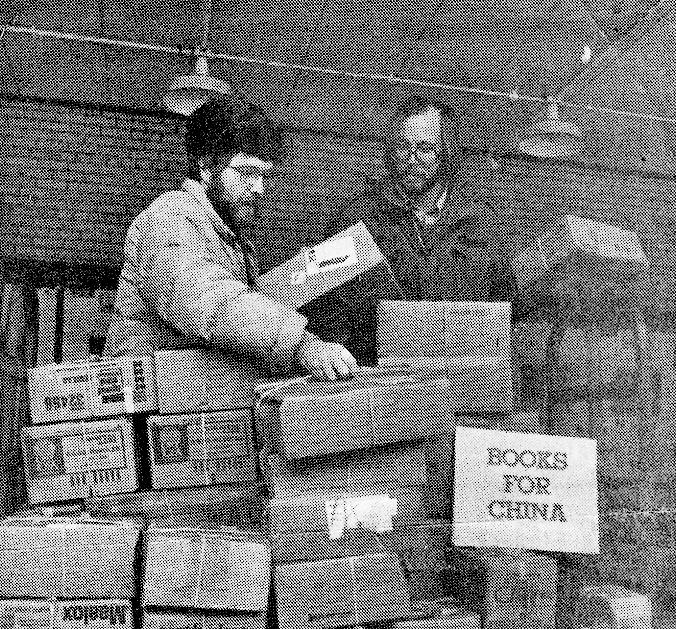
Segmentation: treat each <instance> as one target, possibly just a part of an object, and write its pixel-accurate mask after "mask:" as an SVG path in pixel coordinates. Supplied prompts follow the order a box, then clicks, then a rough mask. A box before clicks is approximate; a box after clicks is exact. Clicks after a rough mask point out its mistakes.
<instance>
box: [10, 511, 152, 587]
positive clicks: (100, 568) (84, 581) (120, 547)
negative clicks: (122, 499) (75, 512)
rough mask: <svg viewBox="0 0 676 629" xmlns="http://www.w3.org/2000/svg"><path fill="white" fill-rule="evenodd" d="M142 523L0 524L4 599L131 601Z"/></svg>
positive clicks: (70, 520)
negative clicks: (118, 599)
mask: <svg viewBox="0 0 676 629" xmlns="http://www.w3.org/2000/svg"><path fill="white" fill-rule="evenodd" d="M140 536H141V529H140V525H139V524H138V523H136V522H133V521H127V520H124V521H100V520H91V519H84V518H79V519H78V518H66V517H62V518H42V517H33V518H7V519H5V520H3V521H2V522H1V523H0V598H3V599H4V598H40V599H48V598H59V599H80V598H86V599H117V598H121V599H132V598H134V597H135V596H136V560H137V547H138V543H139V540H140Z"/></svg>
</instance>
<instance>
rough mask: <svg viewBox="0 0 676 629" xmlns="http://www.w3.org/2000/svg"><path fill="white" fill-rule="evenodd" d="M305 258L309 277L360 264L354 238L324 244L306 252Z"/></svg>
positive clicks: (339, 239)
mask: <svg viewBox="0 0 676 629" xmlns="http://www.w3.org/2000/svg"><path fill="white" fill-rule="evenodd" d="M304 256H305V270H306V273H307V275H308V276H310V275H318V274H320V273H329V272H331V271H335V270H336V269H341V268H345V267H348V266H352V265H354V264H358V263H359V258H358V257H357V250H356V248H355V245H354V238H352V236H345V237H344V238H337V239H335V240H329V241H327V242H323V243H321V244H319V245H317V246H315V247H312V248H311V249H308V250H307V251H305V252H304ZM292 282H293V278H292Z"/></svg>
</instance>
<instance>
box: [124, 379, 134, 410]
mask: <svg viewBox="0 0 676 629" xmlns="http://www.w3.org/2000/svg"><path fill="white" fill-rule="evenodd" d="M123 393H124V410H125V412H126V413H127V414H128V415H132V414H133V413H134V392H133V390H132V388H131V387H130V386H126V387H124V389H123Z"/></svg>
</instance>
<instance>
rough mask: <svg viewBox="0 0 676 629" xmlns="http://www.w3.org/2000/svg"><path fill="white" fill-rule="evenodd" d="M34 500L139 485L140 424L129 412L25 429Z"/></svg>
mask: <svg viewBox="0 0 676 629" xmlns="http://www.w3.org/2000/svg"><path fill="white" fill-rule="evenodd" d="M21 445H22V449H23V460H24V470H25V474H26V487H27V491H28V500H29V502H30V503H32V504H44V503H50V502H59V501H62V500H75V499H78V498H87V497H89V496H91V495H96V496H105V495H108V494H118V493H121V492H127V491H134V490H135V489H137V487H138V480H137V465H136V452H135V448H134V429H133V425H132V422H131V421H130V420H129V419H127V418H124V417H123V418H116V419H104V420H100V421H91V422H82V421H81V422H61V423H58V424H45V425H41V426H26V427H24V428H23V429H22V434H21Z"/></svg>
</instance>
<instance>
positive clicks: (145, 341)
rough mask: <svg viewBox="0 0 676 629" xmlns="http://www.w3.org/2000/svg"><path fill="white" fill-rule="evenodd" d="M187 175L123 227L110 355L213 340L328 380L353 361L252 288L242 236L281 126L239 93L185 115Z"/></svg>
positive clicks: (254, 216) (255, 211) (277, 151)
mask: <svg viewBox="0 0 676 629" xmlns="http://www.w3.org/2000/svg"><path fill="white" fill-rule="evenodd" d="M185 145H186V151H187V154H188V178H187V179H186V180H185V181H184V182H183V185H182V186H181V189H180V190H175V191H172V192H167V193H165V194H162V195H161V196H159V197H158V198H157V199H155V201H153V203H152V204H151V205H150V206H149V207H148V208H147V209H146V210H145V211H143V212H142V213H141V214H139V216H138V217H137V218H136V219H135V220H134V221H133V223H132V225H131V227H130V228H129V231H128V233H127V239H126V242H125V249H124V266H123V269H122V273H121V274H120V280H119V285H118V291H117V297H116V301H115V308H114V317H113V321H112V323H111V326H110V329H109V331H108V336H107V339H106V350H105V353H106V354H108V355H112V356H119V355H125V354H126V355H147V354H152V352H153V351H155V350H159V349H177V348H185V347H214V348H219V349H222V350H225V351H229V352H233V353H237V354H239V355H241V356H242V357H243V358H244V359H248V360H252V361H255V362H256V363H259V364H260V363H262V364H263V365H264V366H266V367H267V368H269V369H270V370H271V371H273V372H276V373H279V372H285V371H290V370H292V369H293V368H294V366H301V367H303V368H304V369H305V370H307V371H309V372H310V373H312V374H313V375H314V376H316V377H318V378H321V379H325V380H335V379H336V378H342V377H348V376H350V375H352V374H354V373H355V372H356V370H357V364H356V362H355V360H354V358H353V357H352V355H351V354H350V353H349V352H348V351H347V350H346V349H345V348H344V347H342V346H341V345H338V344H336V343H324V342H323V341H321V340H320V339H319V338H318V337H316V336H315V335H314V334H311V333H310V332H309V331H307V330H306V324H307V321H306V319H305V317H303V316H301V315H300V314H298V313H297V312H296V311H294V310H292V309H290V308H287V307H286V306H284V305H282V304H280V303H277V302H275V301H273V300H272V299H269V298H268V297H266V296H264V295H262V294H260V293H258V292H256V289H255V285H256V279H257V277H258V265H257V262H256V257H255V253H254V250H253V246H252V245H251V243H250V242H249V240H248V239H247V238H246V233H247V232H248V231H249V229H250V228H252V227H253V226H254V225H255V223H256V222H257V221H258V220H259V218H260V210H261V202H262V200H263V195H264V192H265V186H266V181H267V180H268V178H269V176H270V174H271V171H272V169H273V166H274V162H275V161H277V160H278V159H280V157H281V154H282V142H281V135H280V132H279V130H278V129H277V128H276V127H275V126H274V125H273V124H272V123H271V122H270V121H269V120H268V119H267V117H266V116H265V114H264V113H263V112H262V111H261V110H260V109H259V108H258V107H255V106H254V105H251V104H249V103H247V102H245V101H244V100H242V99H240V98H238V97H232V98H227V99H222V100H214V101H210V102H208V103H206V104H204V105H202V106H201V107H200V108H198V109H197V110H196V111H195V112H194V113H193V114H192V115H191V116H190V118H189V119H188V122H187V128H186V138H185Z"/></svg>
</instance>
